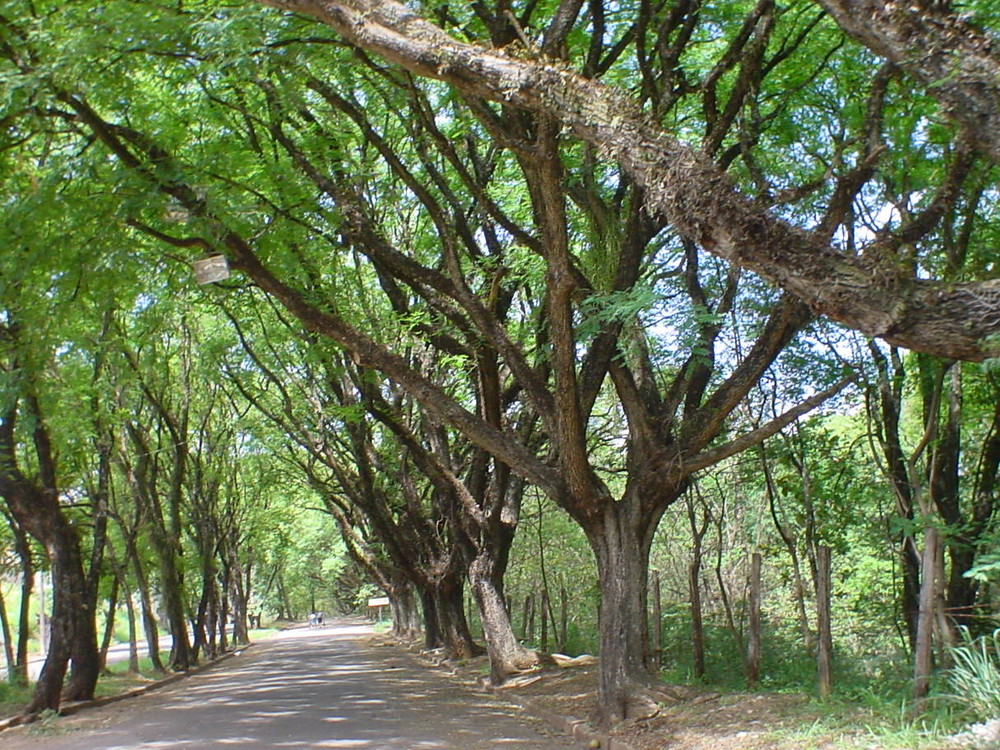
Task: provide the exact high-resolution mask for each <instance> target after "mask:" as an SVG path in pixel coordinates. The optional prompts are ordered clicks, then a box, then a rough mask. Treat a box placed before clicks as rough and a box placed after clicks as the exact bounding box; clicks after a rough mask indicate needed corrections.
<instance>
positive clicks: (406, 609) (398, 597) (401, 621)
mask: <svg viewBox="0 0 1000 750" xmlns="http://www.w3.org/2000/svg"><path fill="white" fill-rule="evenodd" d="M388 593H389V608H390V610H391V611H392V634H393V636H394V637H396V638H399V639H401V640H404V641H415V640H417V639H418V638H419V637H420V611H419V609H418V608H417V599H416V596H414V593H413V586H412V585H411V584H410V583H409V582H408V581H401V582H399V583H396V584H395V585H393V587H392V589H391V590H390V591H389V592H388Z"/></svg>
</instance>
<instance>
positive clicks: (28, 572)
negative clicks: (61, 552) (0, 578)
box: [15, 541, 35, 685]
mask: <svg viewBox="0 0 1000 750" xmlns="http://www.w3.org/2000/svg"><path fill="white" fill-rule="evenodd" d="M15 544H16V545H17V546H18V556H19V557H21V607H20V611H19V612H18V617H19V618H20V619H19V620H18V623H17V658H16V659H15V664H16V667H15V671H16V672H17V679H18V681H19V682H20V683H21V684H22V685H27V684H28V641H29V640H30V638H31V631H30V625H31V592H32V590H33V589H34V586H35V566H34V564H33V563H32V558H31V549H30V547H28V546H27V545H26V553H25V555H23V556H22V553H21V550H20V541H16V542H15Z"/></svg>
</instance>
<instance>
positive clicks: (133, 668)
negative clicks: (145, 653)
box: [125, 584, 139, 675]
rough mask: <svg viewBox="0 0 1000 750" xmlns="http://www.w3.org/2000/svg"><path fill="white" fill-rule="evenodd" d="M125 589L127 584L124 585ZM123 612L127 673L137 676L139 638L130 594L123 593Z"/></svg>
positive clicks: (133, 603) (133, 604) (127, 592)
mask: <svg viewBox="0 0 1000 750" xmlns="http://www.w3.org/2000/svg"><path fill="white" fill-rule="evenodd" d="M126 588H127V584H126ZM125 611H126V612H127V613H128V673H129V674H130V675H136V674H139V642H138V641H139V638H138V626H137V623H136V615H135V602H134V601H133V600H132V592H130V591H126V592H125Z"/></svg>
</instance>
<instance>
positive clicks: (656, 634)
mask: <svg viewBox="0 0 1000 750" xmlns="http://www.w3.org/2000/svg"><path fill="white" fill-rule="evenodd" d="M650 590H651V591H652V593H653V612H652V617H651V618H650V628H649V635H650V639H649V645H650V652H651V655H652V663H651V667H652V669H653V670H654V671H658V670H659V669H660V667H662V666H663V601H662V599H661V597H660V572H659V571H658V570H654V571H653V580H652V586H651V588H650Z"/></svg>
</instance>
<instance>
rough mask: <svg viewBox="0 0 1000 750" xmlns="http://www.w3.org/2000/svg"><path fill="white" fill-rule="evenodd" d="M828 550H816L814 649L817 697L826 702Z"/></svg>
mask: <svg viewBox="0 0 1000 750" xmlns="http://www.w3.org/2000/svg"><path fill="white" fill-rule="evenodd" d="M830 576H831V573H830V548H829V547H827V546H825V545H824V546H820V547H817V548H816V632H817V633H818V635H819V644H818V648H817V649H816V665H817V671H816V674H817V680H818V682H819V697H820V698H821V699H822V700H826V699H827V698H829V697H830V687H831V681H832V665H833V634H832V633H833V631H832V628H831V625H832V618H831V614H830V594H831V585H830V584H831V577H830Z"/></svg>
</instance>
